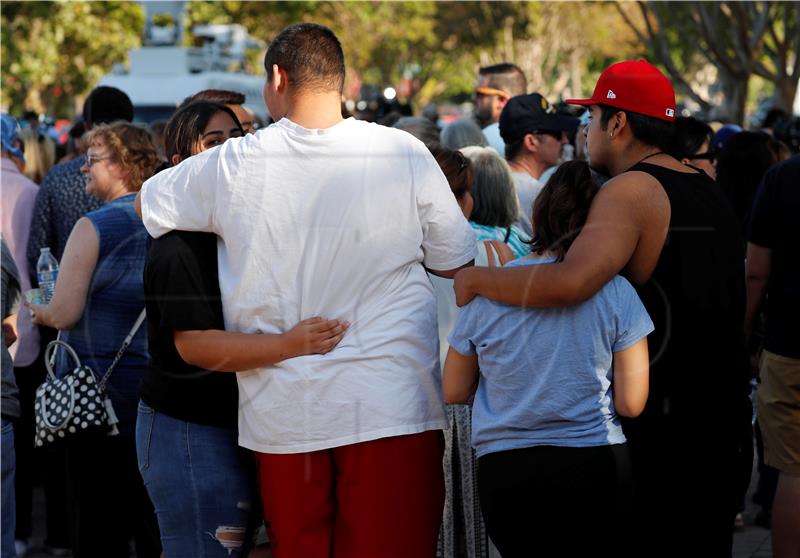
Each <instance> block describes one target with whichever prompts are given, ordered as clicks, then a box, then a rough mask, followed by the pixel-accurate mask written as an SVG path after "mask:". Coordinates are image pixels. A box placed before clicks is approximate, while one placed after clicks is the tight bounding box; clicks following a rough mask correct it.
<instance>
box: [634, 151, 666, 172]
mask: <svg viewBox="0 0 800 558" xmlns="http://www.w3.org/2000/svg"><path fill="white" fill-rule="evenodd" d="M663 154H664V152H663V151H656V152H655V153H651V154H650V155H645V156H644V157H642V158H641V159H639V160H638V161H636V162H635V163H634V164H632V165H631V166H630V167H628V170H630V169H632V168H633V167H635V166H636V165H638V164H641V163H644V162H645V161H647V160H648V159H649V158H650V157H655V156H656V155H663Z"/></svg>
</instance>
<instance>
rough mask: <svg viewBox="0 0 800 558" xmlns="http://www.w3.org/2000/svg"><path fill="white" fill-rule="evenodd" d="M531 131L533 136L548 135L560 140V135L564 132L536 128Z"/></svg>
mask: <svg viewBox="0 0 800 558" xmlns="http://www.w3.org/2000/svg"><path fill="white" fill-rule="evenodd" d="M531 133H532V134H533V135H534V136H550V137H551V138H554V139H556V140H558V141H561V137H562V134H563V133H564V132H556V131H554V130H536V131H534V132H531Z"/></svg>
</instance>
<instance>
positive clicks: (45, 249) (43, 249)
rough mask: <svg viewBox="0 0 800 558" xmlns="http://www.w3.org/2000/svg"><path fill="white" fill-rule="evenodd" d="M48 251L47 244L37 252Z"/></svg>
mask: <svg viewBox="0 0 800 558" xmlns="http://www.w3.org/2000/svg"><path fill="white" fill-rule="evenodd" d="M49 251H50V247H49V246H45V247H44V248H42V249H41V250H39V252H49Z"/></svg>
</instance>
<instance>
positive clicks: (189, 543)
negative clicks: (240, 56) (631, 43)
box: [0, 23, 800, 558]
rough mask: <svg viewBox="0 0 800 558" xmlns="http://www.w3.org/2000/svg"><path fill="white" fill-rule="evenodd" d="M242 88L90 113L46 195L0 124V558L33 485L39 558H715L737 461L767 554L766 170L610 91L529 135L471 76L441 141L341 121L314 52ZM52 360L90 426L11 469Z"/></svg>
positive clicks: (751, 143)
mask: <svg viewBox="0 0 800 558" xmlns="http://www.w3.org/2000/svg"><path fill="white" fill-rule="evenodd" d="M264 67H265V70H266V83H265V85H264V91H263V95H264V100H265V102H266V104H267V107H268V108H269V112H270V115H271V117H272V119H273V121H274V122H273V123H272V124H271V125H269V126H267V127H263V128H259V129H256V126H255V125H254V121H253V116H252V113H250V112H249V111H248V110H247V109H246V108H245V107H244V106H243V104H244V101H245V98H244V96H243V95H241V94H240V93H237V92H230V91H221V90H206V91H201V92H198V93H197V94H196V95H194V96H192V97H190V98H188V99H186V100H184V101H183V103H181V105H180V106H179V107H178V108H177V110H176V112H175V113H174V115H173V116H172V117H171V118H170V120H169V121H168V122H166V123H158V124H156V125H154V126H151V127H149V128H148V127H146V126H143V125H139V124H135V123H132V122H131V121H132V120H133V107H132V105H131V102H130V99H129V98H128V97H127V95H126V94H125V93H124V92H122V91H120V90H118V89H115V88H112V87H97V88H95V89H94V90H93V91H92V92H91V93H90V95H89V96H88V97H87V99H86V101H85V103H84V107H83V115H82V116H83V118H82V124H81V126H80V127H78V126H75V127H74V129H73V131H70V138H71V139H70V145H71V150H72V152H71V153H70V154H67V155H65V156H64V158H63V160H62V161H61V162H59V163H58V164H55V159H56V156H55V153H54V151H53V149H52V145H50V144H49V143H48V142H49V141H50V140H49V139H47V138H46V137H44V136H41V135H37V133H38V132H37V131H36V130H35V129H34V127H33V126H28V127H27V128H26V129H25V130H22V131H20V129H19V126H18V123H17V121H16V120H15V119H14V118H13V117H11V116H10V115H8V114H3V115H2V310H3V316H2V318H3V336H2V354H3V363H2V382H3V383H2V468H3V471H2V473H3V477H2V544H1V545H0V547H1V552H0V555H1V556H2V558H11V557H14V556H18V557H21V556H24V555H25V553H26V552H27V550H28V549H29V542H30V540H31V535H32V525H31V519H32V499H33V496H32V495H33V488H34V485H35V484H36V482H37V479H39V478H40V479H41V480H42V485H43V488H44V494H45V500H46V506H47V509H46V539H45V541H44V542H45V544H46V545H47V546H48V547H49V549H50V551H51V552H52V553H53V554H54V555H70V553H71V555H72V556H74V557H75V558H95V557H97V558H101V557H102V558H108V557H111V558H116V557H120V558H122V557H125V558H127V557H128V556H129V555H130V553H131V544H132V543H134V544H135V552H136V556H139V557H140V558H148V557H153V558H156V557H158V556H164V557H165V558H199V557H209V558H210V557H214V556H220V557H223V556H228V557H231V556H241V557H244V556H252V557H256V556H269V555H272V556H275V557H276V558H295V557H298V558H306V557H330V556H334V557H348V558H349V557H368V558H375V557H397V558H400V557H415V558H417V557H430V558H433V557H435V556H436V557H442V558H455V557H459V558H460V557H469V558H484V557H493V558H496V557H502V558H513V557H517V556H519V557H528V556H582V555H598V556H611V555H614V556H681V555H683V554H684V548H685V545H686V544H687V540H691V548H693V549H694V551H695V552H696V553H697V555H700V556H730V555H731V552H732V541H733V532H734V529H735V527H736V526H737V522H740V521H741V512H742V511H743V509H744V506H745V503H746V502H745V494H746V492H747V489H748V484H749V482H750V478H751V468H752V465H753V460H754V435H755V440H756V441H757V443H755V445H756V446H757V453H758V467H759V485H758V488H757V491H756V496H757V498H758V501H759V503H760V505H761V506H762V512H761V515H760V521H761V522H762V524H764V525H767V526H771V528H772V529H773V541H774V543H773V548H774V552H775V556H777V557H794V556H797V555H798V554H800V513H798V512H797V510H798V509H800V392H799V391H798V385H800V343H798V340H799V339H800V326H798V322H797V320H796V316H797V315H798V313H800V268H798V263H797V258H796V257H793V256H795V254H796V248H795V247H796V245H797V241H798V240H800V239H798V237H797V232H796V224H795V223H796V222H797V219H798V218H800V193H799V191H798V188H797V186H798V184H800V155H797V154H793V153H792V148H796V145H795V146H792V147H791V148H790V146H787V145H786V144H785V143H783V142H781V141H780V140H779V139H777V138H776V137H774V135H772V134H771V133H770V130H769V129H766V130H755V131H744V130H742V129H741V128H739V127H738V126H735V125H732V124H727V125H724V126H723V125H720V126H717V125H716V124H715V125H714V126H713V127H712V125H710V124H708V123H706V122H703V121H702V120H700V119H697V118H693V117H687V116H679V115H678V107H677V106H676V102H675V94H674V90H673V87H672V85H671V83H670V82H669V80H668V79H667V78H666V77H665V76H664V75H663V74H662V73H661V72H660V71H659V70H658V69H657V68H655V67H654V66H652V65H651V64H649V63H647V62H645V61H637V62H619V63H616V64H613V65H611V66H610V67H608V68H607V69H606V70H605V71H604V72H603V73H602V74H601V76H600V78H599V80H598V82H597V85H596V87H595V89H594V92H593V94H592V96H591V97H590V98H588V99H570V100H567V101H566V103H565V104H564V105H563V106H561V105H559V106H555V105H552V104H550V103H549V102H548V100H547V99H546V98H545V97H543V96H542V95H541V94H539V93H536V92H530V91H531V89H535V84H529V83H528V82H527V80H526V77H525V75H524V73H523V72H522V71H521V70H520V69H519V68H518V67H517V66H515V65H514V64H512V63H504V64H497V65H493V66H488V67H484V68H481V69H480V70H479V72H478V75H477V82H476V87H475V91H474V94H475V97H474V100H475V113H474V118H462V119H460V120H457V121H455V122H452V123H450V124H447V125H446V126H444V127H442V128H440V127H439V126H438V124H437V118H436V116H435V115H429V114H425V115H422V116H408V115H400V114H389V115H385V116H383V117H382V118H381V119H380V122H369V121H366V120H363V119H359V118H354V117H350V116H349V115H347V114H344V111H343V109H342V88H343V84H344V72H345V64H344V54H343V52H342V48H341V45H340V43H339V41H338V39H337V38H336V36H335V35H334V34H333V32H332V31H331V30H329V29H327V28H325V27H323V26H319V25H316V24H311V23H304V24H296V25H292V26H289V27H287V28H286V29H284V30H283V31H282V32H281V33H280V34H278V36H277V37H276V38H275V39H274V40H273V41H272V42H271V44H270V45H269V47H268V49H267V52H266V54H265V58H264ZM767 128H768V127H767ZM43 248H49V249H50V251H51V252H52V254H53V255H54V256H55V257H56V258H57V259H58V260H59V262H60V269H59V274H58V279H57V282H56V284H55V290H54V292H53V295H52V299H51V300H49V301H30V300H29V301H25V300H24V299H23V297H22V295H23V294H24V293H27V292H30V291H32V289H33V288H34V287H35V286H36V285H37V277H36V273H35V270H36V265H37V261H38V259H39V256H40V252H41V250H42V249H43ZM21 299H22V304H20V300H21ZM56 336H58V339H59V341H61V342H63V343H65V344H67V345H69V346H70V347H71V348H72V349H73V350H74V352H75V354H76V356H77V357H78V358H79V359H80V361H81V363H82V364H84V365H86V366H88V367H89V368H90V369H91V370H92V371H93V372H94V374H95V375H97V377H98V378H97V379H98V381H99V380H100V378H101V377H103V376H104V375H107V377H108V382H107V383H105V390H106V392H107V395H108V397H109V400H110V403H109V407H108V408H109V409H113V412H109V413H108V414H109V423H110V428H109V430H108V432H101V433H97V432H93V433H89V432H86V433H80V434H76V435H72V436H67V437H66V439H65V440H63V441H61V442H63V443H53V444H44V447H41V448H36V449H34V447H35V444H34V439H35V438H36V436H37V435H36V433H35V426H34V425H35V416H34V415H35V412H34V408H35V399H36V389H37V387H38V386H39V385H40V384H42V382H44V381H45V378H46V370H47V369H48V367H49V366H50V364H49V363H48V362H46V351H45V347H47V346H48V345H49V343H50V342H51V341H52V340H53V339H55V338H56ZM53 367H54V369H55V373H56V376H58V377H65V376H66V375H68V374H69V373H70V372H71V370H72V368H73V367H74V362H73V360H72V359H71V357H70V355H69V354H67V352H66V351H64V350H60V351H57V352H56V357H55V361H54V363H53ZM754 379H755V381H754ZM754 387H755V388H756V389H755V395H754V394H753V393H752V392H753V389H754ZM754 397H755V398H756V399H757V412H755V413H754V409H753V406H752V405H751V399H753V398H754ZM754 416H757V421H756V422H755V428H753V418H754ZM754 431H755V432H754ZM679 518H680V519H679ZM677 521H680V523H681V528H680V532H681V533H683V535H682V536H683V537H685V538H686V540H684V539H682V538H681V537H680V536H676V533H675V525H676V522H677Z"/></svg>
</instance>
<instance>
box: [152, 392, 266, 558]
mask: <svg viewBox="0 0 800 558" xmlns="http://www.w3.org/2000/svg"><path fill="white" fill-rule="evenodd" d="M136 451H137V454H138V457H139V471H140V472H141V474H142V478H143V479H144V483H145V486H146V487H147V492H148V493H149V494H150V499H151V500H152V501H153V505H154V506H155V509H156V514H157V516H158V525H159V528H160V531H161V544H162V546H163V548H164V558H213V557H217V556H219V557H220V558H237V557H243V556H246V553H247V551H248V550H249V548H250V547H251V544H250V542H251V541H252V534H253V530H254V529H253V528H254V527H255V522H254V520H253V519H254V517H255V518H257V517H258V514H259V513H260V509H259V508H260V506H259V504H258V501H257V489H256V480H255V465H254V462H253V458H252V455H251V454H250V453H249V452H248V451H247V450H245V449H242V448H240V447H239V446H238V444H237V433H236V429H227V428H220V427H214V426H205V425H202V424H197V423H193V422H186V421H182V420H179V419H176V418H173V417H170V416H168V415H165V414H163V413H159V412H158V411H155V410H154V409H152V408H151V407H149V406H148V405H147V404H145V403H144V402H142V401H140V402H139V414H138V417H137V420H136Z"/></svg>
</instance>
